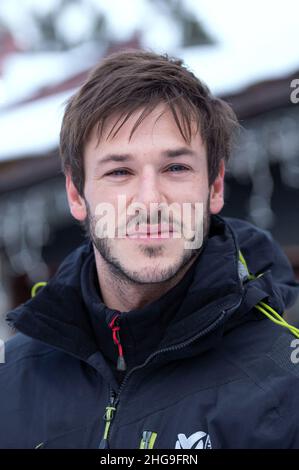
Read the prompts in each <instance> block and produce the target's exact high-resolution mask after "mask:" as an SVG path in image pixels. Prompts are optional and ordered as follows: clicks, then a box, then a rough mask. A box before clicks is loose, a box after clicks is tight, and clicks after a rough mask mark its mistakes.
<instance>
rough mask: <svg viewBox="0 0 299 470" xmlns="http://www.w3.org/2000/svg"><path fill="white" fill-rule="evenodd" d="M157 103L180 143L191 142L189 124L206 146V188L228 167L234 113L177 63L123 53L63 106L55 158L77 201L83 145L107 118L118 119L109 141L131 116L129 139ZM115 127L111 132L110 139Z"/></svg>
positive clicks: (142, 53)
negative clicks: (221, 165) (168, 115)
mask: <svg viewBox="0 0 299 470" xmlns="http://www.w3.org/2000/svg"><path fill="white" fill-rule="evenodd" d="M159 103H166V104H167V105H168V106H169V108H170V110H171V112H172V114H173V117H174V119H175V122H176V124H177V126H178V129H179V131H180V133H181V135H182V137H183V138H184V139H185V141H186V142H190V139H191V137H192V122H193V121H194V120H195V122H196V124H197V130H198V129H200V132H201V137H202V139H203V141H204V142H205V144H206V148H207V155H208V173H209V184H212V183H213V181H214V180H215V178H216V176H217V174H218V171H219V163H220V161H221V160H222V159H224V160H225V162H227V161H228V159H229V156H230V153H231V145H232V136H233V131H234V129H236V128H237V127H238V122H237V118H236V115H235V113H234V112H233V110H232V109H231V107H230V106H229V105H228V104H227V103H226V102H224V101H223V100H221V99H219V98H216V97H215V96H213V95H212V94H211V92H210V90H209V89H208V87H207V86H206V85H205V84H204V83H203V82H201V81H200V80H199V79H198V78H197V77H196V76H195V75H194V74H193V73H192V72H191V71H190V70H188V69H187V68H186V66H185V65H184V63H183V61H182V60H180V59H176V58H171V57H169V56H168V55H167V54H163V55H159V54H155V53H153V52H147V51H140V50H133V51H131V50H127V51H121V52H116V53H114V54H111V55H110V56H108V57H106V58H105V59H103V60H102V61H101V62H100V63H99V64H98V65H97V66H96V67H95V68H94V69H93V70H92V71H91V72H90V74H89V76H88V78H87V80H86V81H85V83H83V85H82V86H81V88H80V89H79V90H78V91H77V93H75V95H73V96H72V97H71V98H70V100H69V101H68V103H67V106H66V109H65V113H64V117H63V122H62V128H61V133H60V154H61V159H62V169H63V171H64V173H66V172H70V174H71V177H72V180H73V182H74V185H75V186H76V188H77V190H78V191H79V193H80V194H81V195H83V188H84V165H83V154H84V145H85V143H86V142H87V140H88V137H89V135H90V132H91V131H92V130H93V128H94V127H95V126H97V128H98V132H99V141H100V138H101V135H102V129H103V126H104V124H105V122H106V120H107V118H109V117H111V116H112V114H115V113H119V119H118V120H117V122H116V124H118V123H119V122H120V125H119V126H118V127H117V128H116V130H115V132H114V134H113V137H114V136H115V135H116V134H117V132H118V130H119V129H120V128H121V126H122V125H123V124H124V122H126V120H127V119H128V118H129V117H130V116H131V115H132V114H133V113H134V112H135V111H136V110H137V109H142V110H143V112H142V113H141V115H140V116H139V118H138V119H137V121H136V122H135V124H134V126H133V128H132V131H131V134H130V138H131V136H132V134H133V133H134V131H135V130H136V128H137V127H138V126H139V124H140V123H141V122H142V120H143V119H144V118H145V117H146V116H147V115H148V114H150V112H151V111H152V110H153V109H154V108H155V106H156V105H157V104H159ZM116 124H115V125H114V126H113V128H112V129H111V131H110V133H109V135H108V136H107V138H108V137H109V136H110V135H111V133H112V131H113V130H114V128H115V126H116Z"/></svg>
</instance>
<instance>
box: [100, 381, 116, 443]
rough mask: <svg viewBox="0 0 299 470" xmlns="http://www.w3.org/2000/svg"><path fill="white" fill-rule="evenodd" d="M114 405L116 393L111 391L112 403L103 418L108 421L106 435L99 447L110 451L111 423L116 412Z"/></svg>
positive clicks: (107, 407)
mask: <svg viewBox="0 0 299 470" xmlns="http://www.w3.org/2000/svg"><path fill="white" fill-rule="evenodd" d="M114 404H115V392H114V391H113V390H111V395H110V403H109V405H108V406H106V409H105V414H104V416H103V419H104V420H105V421H106V424H105V429H104V435H103V438H102V440H101V442H100V445H99V449H109V442H108V436H109V430H110V426H111V422H112V421H113V418H114V415H115V411H116V406H114Z"/></svg>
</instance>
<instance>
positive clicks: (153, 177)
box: [134, 166, 163, 208]
mask: <svg viewBox="0 0 299 470" xmlns="http://www.w3.org/2000/svg"><path fill="white" fill-rule="evenodd" d="M162 201H163V196H162V193H161V188H160V183H159V178H158V175H157V174H156V172H155V170H154V168H152V167H151V166H146V167H145V168H144V169H143V171H142V174H141V175H140V178H139V180H138V187H137V191H136V194H135V198H134V202H137V203H142V204H144V205H145V206H146V207H147V208H149V204H150V203H160V202H162Z"/></svg>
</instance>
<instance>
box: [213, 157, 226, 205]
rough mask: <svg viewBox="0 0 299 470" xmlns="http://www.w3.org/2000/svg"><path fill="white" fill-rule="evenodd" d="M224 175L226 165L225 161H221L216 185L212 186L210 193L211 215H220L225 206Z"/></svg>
mask: <svg viewBox="0 0 299 470" xmlns="http://www.w3.org/2000/svg"><path fill="white" fill-rule="evenodd" d="M224 174H225V165H224V160H223V159H222V160H221V161H220V165H219V172H218V176H217V177H216V179H215V181H214V183H213V184H212V185H211V191H210V212H211V214H218V212H220V211H221V209H222V208H223V206H224Z"/></svg>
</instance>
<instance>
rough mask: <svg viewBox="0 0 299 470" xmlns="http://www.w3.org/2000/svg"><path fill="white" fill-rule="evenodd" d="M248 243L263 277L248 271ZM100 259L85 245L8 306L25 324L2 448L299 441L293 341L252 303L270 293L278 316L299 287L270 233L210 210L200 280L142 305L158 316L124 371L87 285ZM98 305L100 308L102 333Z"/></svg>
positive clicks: (294, 444)
mask: <svg viewBox="0 0 299 470" xmlns="http://www.w3.org/2000/svg"><path fill="white" fill-rule="evenodd" d="M239 249H241V251H242V253H243V255H244V257H245V259H246V261H247V264H248V267H249V270H250V271H251V272H252V273H253V274H255V275H258V274H262V273H263V274H262V275H261V276H259V277H257V278H256V279H254V280H249V281H248V280H246V279H244V278H243V275H242V273H241V270H240V263H239V262H238V250H239ZM93 256H94V255H93V252H92V246H91V243H90V242H86V243H84V244H82V246H80V247H79V248H78V249H77V250H75V251H74V252H73V253H71V255H69V256H68V257H67V258H66V259H65V261H64V262H63V263H62V265H61V266H60V268H59V270H58V272H57V273H56V275H55V276H54V277H53V278H52V279H51V280H50V281H49V283H48V284H47V285H46V286H45V287H43V288H42V289H40V290H39V292H38V293H37V295H36V296H35V297H34V298H33V299H30V300H29V301H28V302H26V303H25V304H23V305H21V306H19V307H18V308H16V309H15V310H13V311H11V312H10V313H9V314H8V321H9V322H10V324H11V325H12V326H13V327H14V328H15V329H16V330H18V333H17V334H16V335H14V336H13V337H12V338H11V339H10V340H8V341H7V343H6V350H5V354H6V362H5V363H4V364H0V448H30V449H33V448H38V449H42V448H45V449H47V448H49V449H50V448H52V449H54V448H98V447H106V448H107V447H110V448H112V449H116V448H118V449H123V448H129V449H132V448H139V447H141V448H147V447H151V448H164V449H174V448H177V449H187V448H197V449H202V448H213V449H226V448H299V406H298V396H299V363H297V362H298V361H294V360H293V361H292V360H291V354H292V352H294V343H293V341H294V339H295V338H294V336H293V335H292V334H291V333H290V332H289V330H288V329H286V328H283V327H281V326H280V325H277V324H275V323H274V322H272V321H271V320H270V319H268V318H267V317H266V316H265V315H264V314H263V313H261V312H260V311H259V310H257V309H256V308H255V307H254V306H255V305H256V304H257V303H258V302H259V301H261V300H264V301H265V302H267V303H268V304H269V305H270V306H271V307H272V308H274V309H275V310H276V311H277V312H278V313H280V314H282V313H283V312H284V310H285V308H286V307H288V306H291V305H292V304H293V303H294V302H295V300H296V297H297V295H298V292H299V285H298V284H297V283H296V282H295V280H294V279H293V273H292V269H291V267H290V264H289V263H288V261H287V259H286V257H285V256H284V254H283V253H282V251H281V249H280V248H279V246H278V245H277V243H276V242H274V241H273V239H272V238H271V236H270V235H269V233H267V232H265V231H262V230H259V229H257V228H256V227H255V226H253V225H251V224H249V223H247V222H244V221H241V220H238V219H228V218H221V217H219V216H212V224H211V232H210V236H209V239H208V241H207V243H206V244H205V246H204V249H203V251H202V253H201V254H200V256H199V257H198V259H197V261H196V262H195V263H194V266H193V270H191V271H190V273H192V276H191V275H190V276H191V277H190V276H189V274H188V273H187V275H186V277H185V278H184V279H183V281H181V283H179V284H178V285H177V286H175V287H174V288H173V289H172V290H171V292H170V294H166V296H162V297H161V299H159V300H158V301H155V302H153V304H149V305H147V306H146V311H147V312H148V313H149V314H150V313H151V309H152V312H153V315H156V317H155V316H154V317H153V318H155V321H154V323H152V325H151V326H150V327H148V328H147V327H146V331H143V336H140V338H141V339H139V340H138V354H139V355H137V356H138V357H137V356H135V355H134V354H131V358H130V348H129V347H128V348H127V349H126V344H125V345H124V356H125V359H126V355H127V357H128V371H127V373H124V376H123V377H120V376H117V374H116V367H115V362H116V361H115V359H116V357H117V356H116V355H115V356H113V354H116V346H115V344H114V343H113V341H112V336H111V331H110V330H109V326H108V323H109V321H110V320H111V318H112V315H113V314H115V311H112V310H110V309H109V308H107V307H106V306H105V305H104V304H103V303H101V301H100V297H99V300H98V302H97V301H96V300H94V298H92V296H93V295H95V296H96V294H92V293H91V294H90V295H89V286H90V283H92V277H89V274H88V272H91V273H93V274H90V276H93V275H94V271H86V266H94V259H93ZM86 273H87V274H86ZM188 276H189V278H188ZM184 283H185V286H184V289H182V288H181V287H182V286H183V285H184ZM176 293H178V294H176ZM98 295H100V293H99V294H98ZM170 296H172V301H171V302H170V304H171V305H173V306H174V307H173V308H172V310H171V308H170V305H169V302H168V304H167V305H168V306H167V309H166V308H165V312H166V311H167V312H169V311H171V314H167V315H168V317H167V320H165V322H164V323H163V322H161V323H159V322H160V319H161V318H164V317H163V312H164V307H163V301H164V299H168V301H169V299H170V298H171V297H170ZM86 297H88V299H91V298H92V300H90V301H89V303H88V302H87V303H86ZM176 297H178V298H180V302H179V303H178V304H176V303H175V299H176ZM95 298H96V297H95ZM93 309H94V311H98V312H100V314H101V315H102V318H105V321H102V322H99V323H101V324H100V325H99V330H97V323H96V322H95V321H94V320H92V318H93V314H92V313H90V312H91V311H92V310H93ZM169 309H170V310H169ZM131 313H132V316H135V319H136V323H138V311H132V312H124V313H122V314H121V316H120V327H121V330H120V331H121V333H120V335H121V336H122V335H123V336H122V337H123V338H125V335H126V333H127V331H128V330H129V326H128V325H129V324H130V323H129V322H130V321H131V317H130V314H131ZM90 315H92V316H90ZM165 315H166V314H165ZM157 322H158V323H157ZM157 324H158V325H160V324H161V325H163V327H161V328H162V329H160V328H159V331H160V332H161V333H160V334H159V331H158V330H157V329H156V330H152V328H155V325H157ZM140 328H141V330H142V328H143V323H141V324H140ZM144 328H145V327H144ZM153 332H154V333H153ZM139 333H140V331H139ZM139 333H138V334H139ZM128 338H129V337H128ZM142 338H143V339H144V343H143V339H142ZM148 338H151V340H152V342H149V343H147V340H148ZM128 341H129V340H128ZM136 351H137V349H136ZM136 354H137V353H136ZM134 358H135V362H134ZM109 406H111V408H109ZM107 407H108V408H107ZM104 418H105V419H104ZM109 420H110V421H109ZM107 423H108V424H107ZM109 426H110V427H109ZM105 430H106V433H105ZM104 434H105V436H104ZM104 437H105V439H104Z"/></svg>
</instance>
